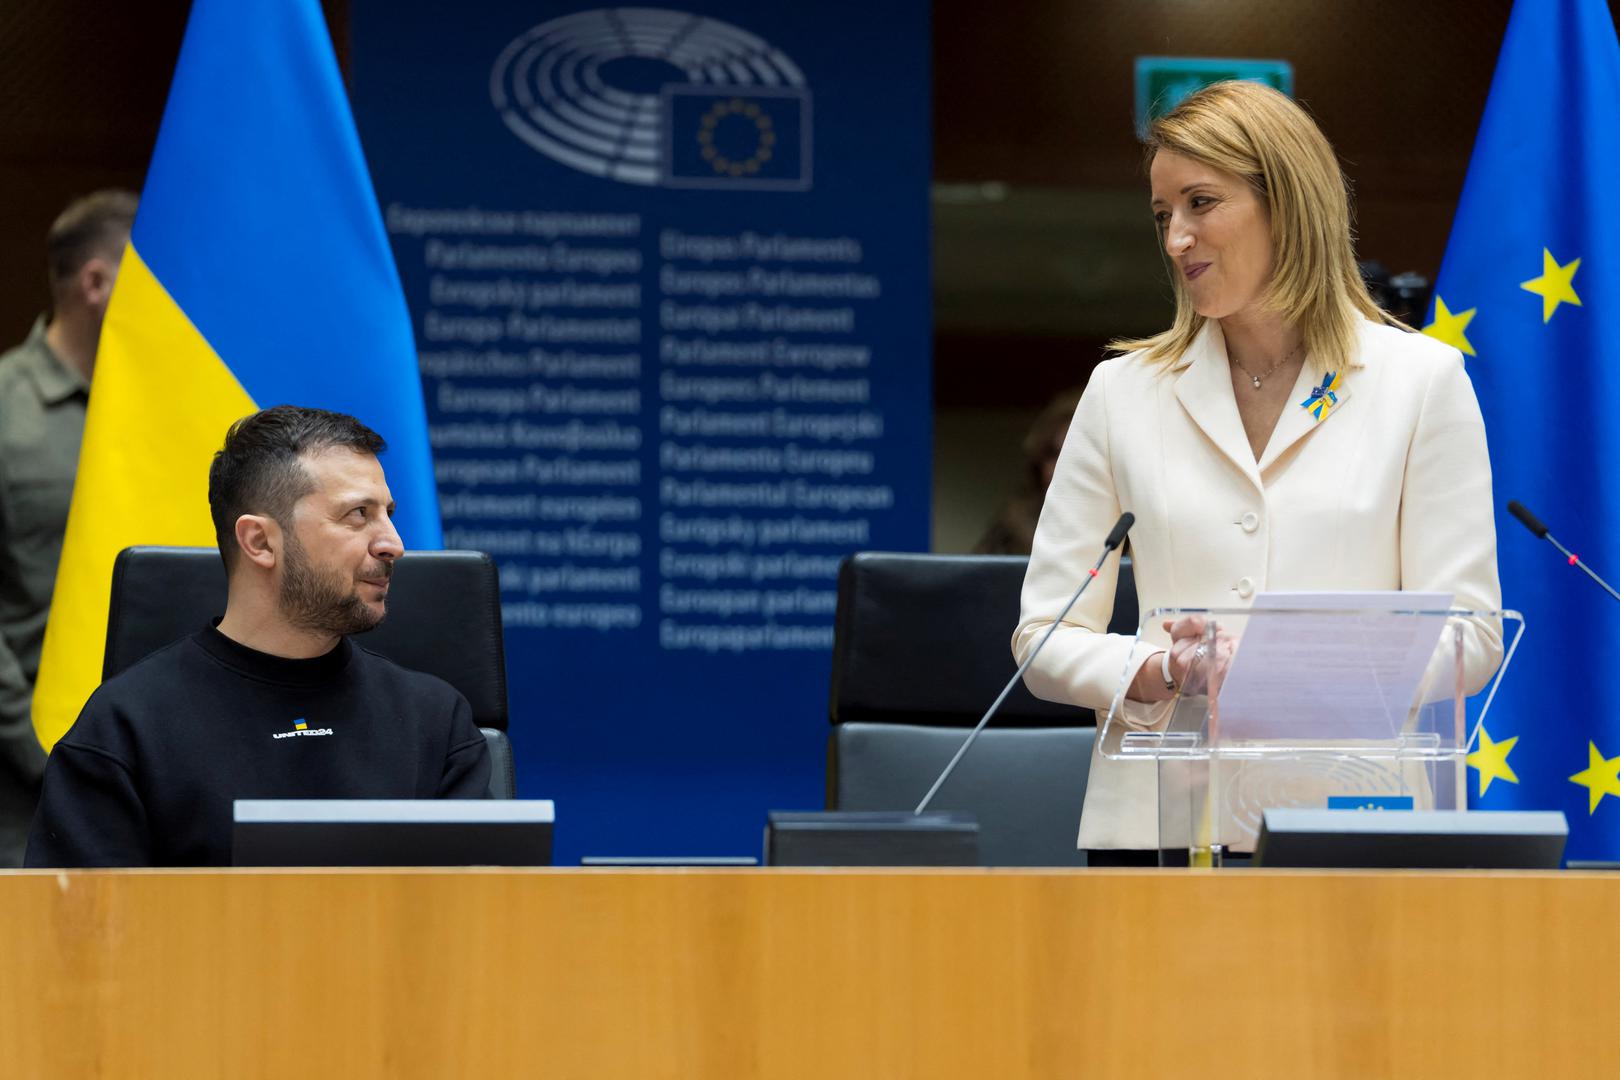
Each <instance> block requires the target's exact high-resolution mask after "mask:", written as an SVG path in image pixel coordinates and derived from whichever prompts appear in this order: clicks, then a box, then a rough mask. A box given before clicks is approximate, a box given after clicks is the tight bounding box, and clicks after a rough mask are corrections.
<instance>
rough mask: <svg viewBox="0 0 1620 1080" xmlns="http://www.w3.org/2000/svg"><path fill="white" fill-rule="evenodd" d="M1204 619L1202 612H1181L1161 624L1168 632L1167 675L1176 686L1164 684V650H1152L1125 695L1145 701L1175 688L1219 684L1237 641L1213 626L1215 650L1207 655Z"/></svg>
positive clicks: (1194, 690)
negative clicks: (1171, 687)
mask: <svg viewBox="0 0 1620 1080" xmlns="http://www.w3.org/2000/svg"><path fill="white" fill-rule="evenodd" d="M1207 625H1208V622H1207V620H1206V619H1205V618H1204V617H1203V616H1202V615H1183V616H1182V617H1181V618H1179V619H1166V620H1165V621H1164V628H1165V629H1166V630H1167V631H1169V633H1170V650H1169V651H1170V678H1171V679H1173V680H1174V681H1175V684H1176V689H1175V690H1172V689H1170V688H1169V687H1167V686H1165V685H1164V653H1163V652H1156V653H1154V654H1153V655H1152V656H1151V657H1149V658H1148V661H1147V663H1145V664H1143V665H1142V668H1141V670H1140V671H1138V672H1137V673H1136V678H1135V679H1134V680H1132V682H1131V688H1130V690H1129V691H1128V692H1127V693H1126V695H1125V696H1126V697H1127V698H1129V699H1131V700H1132V701H1140V702H1145V703H1148V704H1152V703H1154V702H1159V701H1168V700H1170V699H1171V698H1172V697H1174V696H1175V695H1176V693H1177V692H1178V691H1179V692H1181V693H1185V694H1205V693H1208V692H1209V687H1210V686H1211V685H1213V686H1215V687H1217V688H1218V687H1219V686H1220V683H1221V679H1222V678H1223V677H1224V676H1225V674H1226V669H1227V667H1228V666H1229V665H1230V664H1231V662H1232V655H1233V653H1234V651H1235V650H1236V647H1237V643H1236V641H1235V640H1234V639H1233V638H1232V636H1231V635H1230V634H1228V633H1227V632H1226V631H1225V630H1223V629H1221V628H1220V627H1216V629H1215V642H1214V650H1215V654H1214V656H1213V658H1209V657H1208V655H1207V654H1208V652H1209V648H1210V646H1209V644H1208V643H1207V642H1206V641H1205V640H1204V638H1205V631H1206V628H1207Z"/></svg>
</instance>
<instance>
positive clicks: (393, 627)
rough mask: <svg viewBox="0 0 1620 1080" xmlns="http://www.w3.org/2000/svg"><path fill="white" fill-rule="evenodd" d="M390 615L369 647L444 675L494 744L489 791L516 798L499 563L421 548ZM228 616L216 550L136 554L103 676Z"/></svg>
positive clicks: (129, 551)
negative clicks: (507, 701) (497, 575)
mask: <svg viewBox="0 0 1620 1080" xmlns="http://www.w3.org/2000/svg"><path fill="white" fill-rule="evenodd" d="M388 594H389V600H388V618H386V619H384V620H383V621H382V624H381V625H380V626H378V627H377V629H375V630H372V631H371V632H369V633H367V634H366V635H365V637H364V638H362V639H360V643H361V644H363V645H364V646H365V647H366V648H368V649H370V650H371V651H372V652H375V653H381V654H382V655H383V656H386V657H388V658H389V659H390V660H392V661H394V662H395V663H396V664H399V665H400V666H402V667H407V668H413V669H415V670H416V671H425V672H427V673H428V674H429V675H437V676H438V677H439V678H441V679H443V680H444V681H445V682H447V683H449V684H450V685H451V686H454V687H455V688H456V689H457V690H460V691H461V693H462V694H463V695H464V696H465V697H466V699H467V701H468V703H469V704H470V705H471V706H472V712H473V720H474V722H475V723H477V724H478V728H479V730H480V731H482V732H483V733H484V738H485V739H486V740H487V741H488V743H489V753H490V764H491V766H492V768H491V770H490V777H489V793H490V795H491V796H492V797H494V798H497V799H510V798H512V797H513V795H514V793H515V791H516V787H517V781H516V777H515V775H514V773H513V768H512V744H511V743H510V742H509V741H508V740H507V737H506V718H507V712H506V656H505V651H504V649H503V648H502V644H501V591H500V585H499V584H498V582H497V581H496V577H495V564H494V563H493V562H492V561H491V560H490V558H489V556H488V555H485V554H484V553H483V552H480V551H412V552H409V553H407V555H406V557H405V558H403V559H401V560H400V561H399V565H398V567H397V568H396V569H395V571H394V577H393V583H392V584H391V585H390V586H389V590H388ZM224 611H225V567H224V564H223V563H221V562H220V558H219V552H218V551H216V550H215V549H213V548H177V547H131V548H125V549H124V550H123V551H121V552H119V553H118V559H117V561H115V562H114V563H113V580H112V602H111V604H110V606H109V607H108V611H107V651H106V653H105V655H104V657H103V659H102V665H101V677H102V678H103V679H108V678H111V677H112V676H114V675H116V674H118V673H119V672H120V671H123V670H124V669H125V668H127V667H129V666H130V665H131V664H133V663H135V662H136V661H137V660H140V659H142V658H143V657H145V656H148V655H150V654H151V653H153V652H155V651H156V650H158V649H160V648H162V647H163V646H165V645H167V644H169V643H170V642H172V641H178V640H179V639H181V638H183V637H185V636H186V635H187V634H191V633H195V632H196V631H197V630H199V629H201V628H202V627H204V626H207V625H208V623H209V620H211V619H213V618H215V617H216V616H218V615H221V614H223V613H224Z"/></svg>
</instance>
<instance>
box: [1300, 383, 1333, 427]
mask: <svg viewBox="0 0 1620 1080" xmlns="http://www.w3.org/2000/svg"><path fill="white" fill-rule="evenodd" d="M1338 389H1339V373H1338V372H1337V371H1330V372H1328V373H1327V374H1326V375H1324V376H1323V377H1322V385H1321V386H1313V387H1311V396H1310V397H1308V398H1306V399H1305V400H1304V401H1302V402H1300V403H1299V407H1300V408H1302V409H1304V410H1305V411H1306V412H1308V413H1310V414H1311V415H1312V416H1314V417H1316V420H1317V423H1321V421H1322V417H1324V416H1326V415H1327V414H1328V410H1329V409H1331V408H1333V406H1335V405H1337V404H1338V403H1339V395H1338V393H1337V390H1338Z"/></svg>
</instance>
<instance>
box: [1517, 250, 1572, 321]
mask: <svg viewBox="0 0 1620 1080" xmlns="http://www.w3.org/2000/svg"><path fill="white" fill-rule="evenodd" d="M1580 268H1581V260H1579V259H1572V260H1570V262H1569V264H1568V265H1567V266H1559V265H1558V260H1557V259H1555V258H1553V253H1552V252H1550V251H1548V250H1547V249H1546V248H1542V249H1541V276H1540V277H1538V278H1531V279H1530V280H1529V281H1525V282H1521V283H1520V284H1519V288H1521V289H1523V290H1524V291H1525V292H1533V293H1535V294H1536V295H1537V296H1539V297H1541V321H1542V322H1544V323H1547V322H1552V317H1553V312H1555V311H1557V310H1558V305H1559V304H1574V305H1575V306H1576V307H1580V306H1581V298H1580V297H1579V296H1576V295H1575V285H1574V279H1575V271H1577V270H1579V269H1580Z"/></svg>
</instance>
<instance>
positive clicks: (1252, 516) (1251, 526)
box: [1238, 510, 1260, 533]
mask: <svg viewBox="0 0 1620 1080" xmlns="http://www.w3.org/2000/svg"><path fill="white" fill-rule="evenodd" d="M1238 524H1239V525H1241V526H1243V531H1244V532H1246V533H1252V532H1254V530H1256V529H1258V528H1259V527H1260V515H1259V514H1257V513H1255V512H1254V511H1253V510H1247V511H1244V514H1243V516H1242V517H1240V518H1238Z"/></svg>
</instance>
